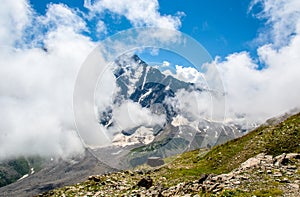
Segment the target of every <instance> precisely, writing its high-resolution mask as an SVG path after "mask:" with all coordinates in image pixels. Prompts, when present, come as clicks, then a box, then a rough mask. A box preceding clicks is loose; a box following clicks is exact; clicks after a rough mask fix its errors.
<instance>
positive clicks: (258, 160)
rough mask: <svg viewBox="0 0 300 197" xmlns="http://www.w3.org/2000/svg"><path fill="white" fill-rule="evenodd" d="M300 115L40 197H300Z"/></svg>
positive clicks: (96, 176)
mask: <svg viewBox="0 0 300 197" xmlns="http://www.w3.org/2000/svg"><path fill="white" fill-rule="evenodd" d="M299 143H300V113H299V114H296V115H293V116H291V117H289V118H287V119H286V120H284V121H282V122H280V123H279V124H276V125H263V126H261V127H259V128H257V129H256V130H254V131H252V132H250V133H248V134H247V135H245V136H243V137H241V138H238V139H235V140H232V141H229V142H226V143H224V144H221V145H218V146H216V147H213V148H212V149H211V150H208V149H198V150H194V151H191V152H186V153H183V154H180V155H177V156H174V158H167V159H174V160H173V161H172V162H170V163H168V164H166V165H163V166H162V167H156V168H151V167H149V166H147V165H143V166H139V167H137V168H135V169H133V170H125V171H120V172H117V173H111V174H104V175H94V176H90V177H88V180H86V181H84V182H82V183H78V184H76V185H72V186H67V187H64V188H60V189H56V190H53V191H49V192H47V193H44V194H40V195H39V196H295V197H296V196H297V197H298V196H299V195H300V190H299V184H300V144H299Z"/></svg>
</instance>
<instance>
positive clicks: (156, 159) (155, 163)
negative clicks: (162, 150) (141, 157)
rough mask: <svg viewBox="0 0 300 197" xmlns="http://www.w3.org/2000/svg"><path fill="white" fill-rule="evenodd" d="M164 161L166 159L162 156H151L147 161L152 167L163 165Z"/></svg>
mask: <svg viewBox="0 0 300 197" xmlns="http://www.w3.org/2000/svg"><path fill="white" fill-rule="evenodd" d="M164 163H165V162H164V160H162V158H160V157H149V158H148V161H147V164H148V165H149V166H151V167H157V166H161V165H164Z"/></svg>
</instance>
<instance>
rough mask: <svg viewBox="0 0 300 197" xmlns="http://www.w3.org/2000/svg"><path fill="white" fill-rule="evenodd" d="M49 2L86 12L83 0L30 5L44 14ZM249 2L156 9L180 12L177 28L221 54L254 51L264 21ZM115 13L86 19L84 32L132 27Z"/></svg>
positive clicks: (178, 1)
mask: <svg viewBox="0 0 300 197" xmlns="http://www.w3.org/2000/svg"><path fill="white" fill-rule="evenodd" d="M49 3H63V4H66V5H67V6H68V7H70V8H73V9H79V10H80V11H82V12H84V13H85V14H87V13H88V9H86V8H85V7H84V1H83V0H77V1H74V0H52V1H46V0H39V1H38V0H31V1H30V4H31V5H32V7H33V9H35V11H36V12H37V13H39V14H41V15H43V14H45V12H46V9H47V5H48V4H49ZM250 3H251V0H243V1H237V0H225V1H220V0H210V1H204V0H187V1H183V0H172V1H169V0H159V12H160V14H161V15H176V14H177V13H178V12H183V13H184V14H183V16H181V27H180V28H179V30H180V31H182V32H184V33H186V34H188V35H190V36H192V37H193V38H195V39H196V40H197V41H198V42H200V43H201V44H202V45H203V46H204V47H205V48H206V49H207V50H208V52H209V53H210V54H211V55H212V57H215V56H220V57H221V58H224V57H226V56H227V55H228V54H231V53H234V52H240V51H244V50H247V51H249V52H250V53H252V54H253V55H255V53H256V47H257V43H255V42H254V39H255V38H256V37H257V35H258V32H259V30H260V29H262V28H263V26H264V21H262V20H258V19H257V18H256V17H254V16H253V15H254V14H255V13H257V12H259V11H260V10H259V9H258V8H257V7H256V9H254V10H252V11H251V12H248V10H249V5H250ZM115 16H116V15H115V14H112V13H110V12H105V14H101V16H98V17H97V18H93V19H92V20H86V22H87V25H88V27H89V28H90V32H88V33H87V32H85V34H87V35H88V36H90V37H91V38H92V39H93V40H95V41H97V40H101V39H104V38H105V37H107V36H110V35H112V34H114V33H117V32H118V31H120V30H125V29H128V28H130V27H132V25H131V24H130V21H129V20H127V19H126V18H125V17H124V16H118V17H115ZM99 19H101V20H103V21H104V23H105V25H106V26H107V34H106V35H102V36H97V34H96V33H95V24H96V23H97V20H99Z"/></svg>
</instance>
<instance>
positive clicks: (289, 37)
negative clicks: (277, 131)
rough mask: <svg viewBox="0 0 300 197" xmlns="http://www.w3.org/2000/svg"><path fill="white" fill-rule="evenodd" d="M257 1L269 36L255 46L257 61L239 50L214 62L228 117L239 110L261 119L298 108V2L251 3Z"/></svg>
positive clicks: (260, 15) (299, 85) (262, 1)
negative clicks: (258, 45) (222, 59)
mask: <svg viewBox="0 0 300 197" xmlns="http://www.w3.org/2000/svg"><path fill="white" fill-rule="evenodd" d="M258 3H260V4H262V6H263V10H262V12H261V13H260V14H259V15H258V16H259V17H260V18H265V19H266V20H267V25H268V27H267V29H265V32H261V34H263V33H264V34H266V35H269V36H268V37H269V38H270V39H269V40H268V41H267V42H268V43H269V44H264V45H262V46H260V47H259V48H258V49H257V55H258V61H259V62H257V60H256V59H254V58H252V57H251V56H250V54H249V53H247V52H240V53H234V54H230V55H228V56H227V58H226V60H225V61H219V60H218V58H216V60H215V62H214V64H215V65H216V66H217V67H218V69H219V72H220V74H221V75H222V79H223V83H224V88H225V90H226V93H227V95H226V101H227V105H226V106H227V110H226V111H227V116H228V117H234V115H235V113H239V114H244V115H246V117H247V118H248V119H250V120H252V121H259V122H262V121H264V120H266V119H267V118H270V117H272V116H275V115H280V114H283V113H285V112H287V111H288V110H291V109H293V108H299V107H300V94H299V91H300V83H299V75H300V53H299V51H300V12H299V10H300V2H299V1H297V0H289V1H284V0H280V1H276V2H275V1H271V0H256V1H253V4H252V5H254V4H258ZM260 64H261V65H264V68H263V69H262V70H261V69H258V68H259V65H260Z"/></svg>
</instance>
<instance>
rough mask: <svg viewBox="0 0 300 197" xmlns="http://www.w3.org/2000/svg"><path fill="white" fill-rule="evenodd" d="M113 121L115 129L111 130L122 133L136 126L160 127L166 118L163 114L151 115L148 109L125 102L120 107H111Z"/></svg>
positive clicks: (137, 104) (129, 101)
mask: <svg viewBox="0 0 300 197" xmlns="http://www.w3.org/2000/svg"><path fill="white" fill-rule="evenodd" d="M113 119H114V120H115V122H116V128H113V130H115V131H122V130H126V129H131V128H134V127H137V126H145V127H153V126H155V125H160V126H162V125H163V124H164V123H165V120H166V117H165V115H164V114H161V115H157V114H154V113H152V112H151V111H150V109H148V108H143V107H142V106H141V105H140V104H139V103H135V102H133V101H131V100H126V101H124V102H123V103H122V104H121V105H120V106H114V107H113Z"/></svg>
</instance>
